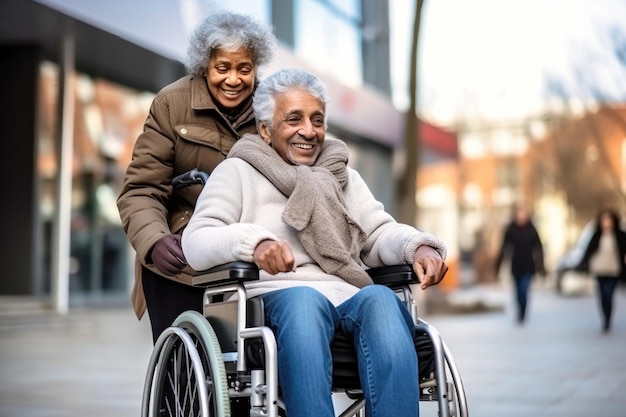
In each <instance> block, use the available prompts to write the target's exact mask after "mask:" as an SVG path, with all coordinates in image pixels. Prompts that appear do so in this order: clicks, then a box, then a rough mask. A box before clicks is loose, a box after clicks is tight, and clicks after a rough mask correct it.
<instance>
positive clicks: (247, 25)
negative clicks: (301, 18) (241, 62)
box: [185, 11, 276, 75]
mask: <svg viewBox="0 0 626 417" xmlns="http://www.w3.org/2000/svg"><path fill="white" fill-rule="evenodd" d="M241 48H246V49H248V50H249V51H250V52H251V53H252V59H253V61H254V65H255V66H262V65H265V64H267V63H268V62H270V61H271V59H272V56H273V54H274V49H275V48H276V37H275V36H274V33H273V32H272V28H271V27H270V26H268V25H266V24H265V23H263V22H261V21H259V20H256V19H255V18H253V17H251V16H247V15H243V14H238V13H233V12H227V11H222V12H217V13H213V14H211V15H210V16H208V17H206V18H205V19H204V20H202V21H201V22H200V23H198V25H197V26H196V27H195V29H194V30H193V32H192V33H191V36H190V38H189V46H188V47H187V58H186V64H185V65H186V67H187V71H188V72H189V73H190V74H195V75H203V74H205V73H206V70H207V65H208V61H209V58H210V57H211V54H212V53H213V51H214V50H215V49H223V50H226V51H236V50H238V49H241Z"/></svg>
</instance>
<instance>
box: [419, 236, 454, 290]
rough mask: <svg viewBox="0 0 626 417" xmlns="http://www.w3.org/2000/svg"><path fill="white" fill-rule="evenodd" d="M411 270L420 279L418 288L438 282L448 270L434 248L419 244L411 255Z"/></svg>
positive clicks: (424, 287)
mask: <svg viewBox="0 0 626 417" xmlns="http://www.w3.org/2000/svg"><path fill="white" fill-rule="evenodd" d="M413 270H414V271H415V273H416V274H417V277H418V278H419V280H420V283H421V285H420V288H421V289H423V290H425V289H426V288H428V287H430V286H431V285H437V284H439V282H441V280H442V279H443V276H444V275H445V274H446V272H448V267H447V266H446V264H445V263H444V261H443V259H441V255H439V252H437V251H436V250H435V249H434V248H431V247H430V246H420V247H419V248H417V250H416V251H415V255H413Z"/></svg>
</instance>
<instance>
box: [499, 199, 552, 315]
mask: <svg viewBox="0 0 626 417" xmlns="http://www.w3.org/2000/svg"><path fill="white" fill-rule="evenodd" d="M504 259H508V260H509V261H510V263H511V274H512V275H513V281H514V283H515V300H516V302H517V322H518V323H519V324H523V323H524V320H525V319H526V310H527V304H528V293H529V291H530V284H531V282H532V279H533V276H534V275H535V273H539V274H544V273H545V268H544V263H543V245H542V243H541V239H540V238H539V233H538V232H537V229H536V228H535V226H534V224H533V222H532V220H531V215H530V211H529V210H528V209H527V208H526V207H523V206H518V207H516V208H515V211H514V215H513V219H512V221H511V222H510V223H509V224H508V225H507V227H506V229H505V231H504V236H503V238H502V245H501V248H500V251H499V253H498V256H497V258H496V274H497V273H498V271H500V267H501V266H502V262H503V261H504Z"/></svg>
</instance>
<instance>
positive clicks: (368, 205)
mask: <svg viewBox="0 0 626 417" xmlns="http://www.w3.org/2000/svg"><path fill="white" fill-rule="evenodd" d="M350 172H351V175H350V183H349V187H350V188H351V189H350V192H349V194H350V197H351V198H350V200H351V201H352V202H353V203H352V210H355V211H356V212H357V213H358V215H357V218H358V219H359V223H360V225H361V227H362V228H363V229H364V231H365V233H366V235H367V241H366V243H365V246H364V248H363V250H362V251H361V259H362V261H363V263H365V265H367V266H369V267H377V266H382V265H398V264H410V263H412V262H413V255H414V254H415V251H416V250H417V248H419V247H420V246H424V245H425V246H430V247H432V248H434V249H435V250H436V251H437V252H438V253H439V255H440V256H441V258H442V259H445V258H446V254H447V250H446V246H445V244H444V243H443V242H442V241H441V240H440V239H439V238H437V237H435V236H434V235H432V234H430V233H428V232H423V231H420V230H417V229H416V228H415V227H412V226H409V225H406V224H401V223H398V222H396V221H395V219H394V218H393V217H392V216H391V215H390V214H389V213H387V212H386V211H385V209H384V206H383V204H382V203H381V202H379V201H378V200H376V199H375V198H374V196H373V195H372V193H371V191H370V190H369V188H368V187H367V185H366V184H365V182H364V181H363V179H362V178H361V176H360V175H359V174H358V173H357V172H356V171H354V170H350Z"/></svg>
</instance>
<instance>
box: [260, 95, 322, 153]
mask: <svg viewBox="0 0 626 417" xmlns="http://www.w3.org/2000/svg"><path fill="white" fill-rule="evenodd" d="M275 100H276V102H275V104H276V105H275V108H274V117H273V119H272V127H271V128H270V127H269V126H267V124H265V123H261V124H260V126H259V133H260V135H261V137H262V138H263V140H265V142H267V143H269V144H270V145H272V147H273V148H274V150H276V152H277V153H278V154H279V155H280V156H281V157H282V158H283V159H284V160H285V161H286V162H288V163H290V164H292V165H313V164H314V163H315V161H316V160H317V157H318V156H319V154H320V152H321V151H322V144H323V143H324V138H325V136H326V127H325V125H326V123H325V118H324V102H323V101H322V100H321V99H320V98H319V97H316V96H314V95H312V94H311V93H310V92H308V91H306V90H302V89H299V88H296V89H291V90H288V91H286V92H284V93H280V94H278V95H277V96H276V97H275Z"/></svg>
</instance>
